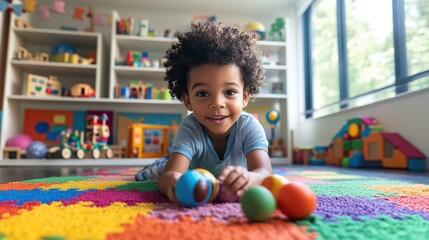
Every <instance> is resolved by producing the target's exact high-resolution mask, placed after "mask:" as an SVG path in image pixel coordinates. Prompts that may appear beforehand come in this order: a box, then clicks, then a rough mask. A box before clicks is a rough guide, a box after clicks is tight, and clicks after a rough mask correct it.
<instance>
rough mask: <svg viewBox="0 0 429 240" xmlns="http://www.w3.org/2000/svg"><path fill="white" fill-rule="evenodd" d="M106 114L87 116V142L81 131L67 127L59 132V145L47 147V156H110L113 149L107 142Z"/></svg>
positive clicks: (64, 157)
mask: <svg viewBox="0 0 429 240" xmlns="http://www.w3.org/2000/svg"><path fill="white" fill-rule="evenodd" d="M107 121H108V118H107V115H103V116H101V117H99V116H96V115H91V116H88V118H87V126H86V137H87V143H85V141H84V137H85V134H84V133H83V131H81V132H79V131H73V130H71V129H68V130H67V131H62V132H61V137H62V140H61V143H60V146H59V147H52V148H50V149H49V157H53V158H63V159H70V158H74V157H76V158H78V159H83V158H90V157H92V158H94V159H98V158H103V157H105V158H112V157H113V150H112V149H111V148H110V146H109V145H108V144H107V139H108V138H109V136H110V130H109V127H108V125H107Z"/></svg>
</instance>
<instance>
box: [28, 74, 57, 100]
mask: <svg viewBox="0 0 429 240" xmlns="http://www.w3.org/2000/svg"><path fill="white" fill-rule="evenodd" d="M27 96H35V97H46V96H61V83H60V82H59V81H58V79H57V77H56V76H49V78H47V77H44V76H39V75H34V74H28V77H27Z"/></svg>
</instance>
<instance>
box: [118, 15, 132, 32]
mask: <svg viewBox="0 0 429 240" xmlns="http://www.w3.org/2000/svg"><path fill="white" fill-rule="evenodd" d="M133 30H134V18H132V17H129V18H128V19H120V20H119V21H116V34H119V35H131V34H132V33H133Z"/></svg>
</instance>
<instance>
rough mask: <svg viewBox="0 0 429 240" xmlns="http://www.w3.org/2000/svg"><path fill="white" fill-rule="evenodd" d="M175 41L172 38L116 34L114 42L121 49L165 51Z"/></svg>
mask: <svg viewBox="0 0 429 240" xmlns="http://www.w3.org/2000/svg"><path fill="white" fill-rule="evenodd" d="M174 41H175V39H173V38H163V37H140V36H135V35H116V42H117V43H118V45H119V46H120V47H121V48H123V49H128V50H144V49H150V50H151V51H157V52H165V50H166V49H168V48H169V47H170V46H171V44H172V43H173V42H174Z"/></svg>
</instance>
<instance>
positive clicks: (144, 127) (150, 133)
mask: <svg viewBox="0 0 429 240" xmlns="http://www.w3.org/2000/svg"><path fill="white" fill-rule="evenodd" d="M171 130H172V128H171V127H170V126H165V125H156V124H143V123H133V124H130V125H129V126H128V143H127V157H129V158H143V157H163V156H166V155H167V149H168V147H169V144H170V131H171Z"/></svg>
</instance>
